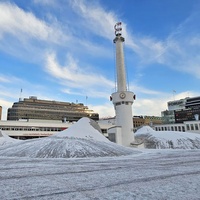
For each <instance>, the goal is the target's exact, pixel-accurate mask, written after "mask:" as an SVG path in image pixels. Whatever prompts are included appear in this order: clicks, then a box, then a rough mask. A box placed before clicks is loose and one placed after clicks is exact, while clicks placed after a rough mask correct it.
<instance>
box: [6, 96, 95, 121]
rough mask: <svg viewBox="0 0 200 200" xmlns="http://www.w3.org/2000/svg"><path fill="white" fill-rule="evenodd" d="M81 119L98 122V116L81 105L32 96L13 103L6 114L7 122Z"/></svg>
mask: <svg viewBox="0 0 200 200" xmlns="http://www.w3.org/2000/svg"><path fill="white" fill-rule="evenodd" d="M82 117H89V118H91V119H93V120H99V114H98V113H95V112H94V111H93V110H89V109H88V107H87V106H85V105H84V104H82V103H77V104H75V103H69V102H59V101H49V100H40V99H37V97H34V96H32V97H29V98H25V99H23V100H20V101H19V102H15V103H14V104H13V106H12V108H9V109H8V113H7V120H19V119H43V120H66V121H70V122H72V121H78V120H79V119H80V118H82Z"/></svg>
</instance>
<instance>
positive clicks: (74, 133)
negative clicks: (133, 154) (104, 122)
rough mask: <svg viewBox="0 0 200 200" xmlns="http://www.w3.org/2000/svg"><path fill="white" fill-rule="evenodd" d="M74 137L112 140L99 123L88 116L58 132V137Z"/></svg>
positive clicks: (104, 140)
mask: <svg viewBox="0 0 200 200" xmlns="http://www.w3.org/2000/svg"><path fill="white" fill-rule="evenodd" d="M66 136H67V137H73V138H83V139H91V140H97V141H102V142H110V141H109V140H108V139H107V138H106V137H105V136H104V135H103V134H102V132H101V128H100V127H99V125H98V124H97V123H96V122H95V121H94V120H92V119H89V118H87V117H83V118H81V119H80V120H79V121H78V122H77V123H75V124H74V125H73V126H70V127H69V128H68V129H66V130H64V131H61V132H60V133H58V134H56V137H66Z"/></svg>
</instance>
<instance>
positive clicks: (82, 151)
mask: <svg viewBox="0 0 200 200" xmlns="http://www.w3.org/2000/svg"><path fill="white" fill-rule="evenodd" d="M95 123H96V122H94V121H93V120H90V119H88V118H82V119H81V120H79V121H78V122H77V123H75V124H74V125H72V126H71V127H70V128H69V129H67V130H65V131H63V132H60V133H58V134H55V135H54V136H50V137H46V138H39V139H31V140H25V141H22V142H20V143H19V144H14V145H10V146H7V147H6V148H4V149H2V150H0V156H17V157H32V158H73V157H77V158H82V157H105V156H121V155H129V154H134V153H139V151H134V150H133V149H131V148H126V147H123V146H120V145H117V144H115V143H112V142H110V141H109V140H108V139H106V138H105V137H104V136H103V135H101V133H100V132H98V130H97V129H98V125H97V124H95Z"/></svg>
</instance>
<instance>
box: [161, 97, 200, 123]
mask: <svg viewBox="0 0 200 200" xmlns="http://www.w3.org/2000/svg"><path fill="white" fill-rule="evenodd" d="M168 109H169V110H166V111H163V112H162V113H161V116H162V120H163V124H168V123H169V124H170V123H172V124H173V123H183V122H185V121H194V120H199V116H200V96H199V97H191V98H190V97H186V98H185V99H180V100H176V101H170V102H168Z"/></svg>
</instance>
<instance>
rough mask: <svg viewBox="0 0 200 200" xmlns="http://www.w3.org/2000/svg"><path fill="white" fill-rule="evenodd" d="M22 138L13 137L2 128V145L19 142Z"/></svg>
mask: <svg viewBox="0 0 200 200" xmlns="http://www.w3.org/2000/svg"><path fill="white" fill-rule="evenodd" d="M19 141H20V140H16V139H13V138H11V137H9V136H8V135H6V134H5V133H3V132H2V131H1V130H0V147H1V146H5V145H9V144H13V143H16V142H19Z"/></svg>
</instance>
